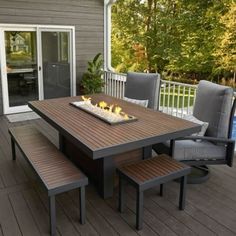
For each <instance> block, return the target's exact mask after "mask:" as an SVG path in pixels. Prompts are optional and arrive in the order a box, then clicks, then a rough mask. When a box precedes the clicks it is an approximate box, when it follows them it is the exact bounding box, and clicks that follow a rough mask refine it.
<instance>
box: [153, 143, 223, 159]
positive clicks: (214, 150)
mask: <svg viewBox="0 0 236 236" xmlns="http://www.w3.org/2000/svg"><path fill="white" fill-rule="evenodd" d="M169 148H170V142H165V143H162V144H157V145H156V146H155V150H158V152H159V153H166V152H168V151H169ZM225 153H226V147H225V146H220V145H216V144H213V143H211V142H208V141H201V142H196V141H193V140H179V141H176V142H175V148H174V152H173V156H174V158H175V159H176V160H178V161H187V160H191V161H193V160H222V159H225Z"/></svg>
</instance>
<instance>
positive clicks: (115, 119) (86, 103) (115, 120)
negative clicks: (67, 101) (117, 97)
mask: <svg viewBox="0 0 236 236" xmlns="http://www.w3.org/2000/svg"><path fill="white" fill-rule="evenodd" d="M82 99H83V101H79V102H72V103H71V105H73V106H75V107H77V108H79V109H81V110H83V111H85V112H87V113H89V114H91V115H93V116H95V117H97V118H99V119H101V120H103V121H105V122H106V123H108V124H110V125H115V124H121V123H127V122H131V121H136V120H137V118H136V117H134V116H132V115H129V114H126V113H125V112H123V111H122V108H121V107H120V106H118V105H113V104H111V105H110V104H108V103H106V102H105V101H101V102H99V103H98V104H93V103H92V101H91V98H86V97H84V96H82Z"/></svg>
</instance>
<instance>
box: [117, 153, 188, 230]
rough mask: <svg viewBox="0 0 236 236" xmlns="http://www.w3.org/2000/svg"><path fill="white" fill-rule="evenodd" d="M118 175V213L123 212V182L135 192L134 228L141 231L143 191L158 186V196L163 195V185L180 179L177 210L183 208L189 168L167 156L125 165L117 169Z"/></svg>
mask: <svg viewBox="0 0 236 236" xmlns="http://www.w3.org/2000/svg"><path fill="white" fill-rule="evenodd" d="M117 172H118V175H119V211H120V212H123V211H124V180H126V181H128V182H129V183H131V184H132V185H133V186H134V187H135V188H136V190H137V205H136V228H137V229H138V230H140V229H142V218H143V191H145V190H147V189H149V188H152V187H155V186H157V185H160V195H161V196H162V195H163V184H164V183H166V182H168V181H171V180H174V179H178V178H180V179H181V181H180V198H179V209H180V210H183V209H184V206H185V192H186V181H187V175H188V174H189V173H190V172H191V167H189V166H187V165H185V164H183V163H180V162H178V161H176V160H174V159H172V158H171V157H169V156H168V155H165V154H162V155H159V156H157V157H154V158H150V159H146V160H142V161H139V162H137V163H134V164H130V165H125V166H122V167H120V168H118V169H117Z"/></svg>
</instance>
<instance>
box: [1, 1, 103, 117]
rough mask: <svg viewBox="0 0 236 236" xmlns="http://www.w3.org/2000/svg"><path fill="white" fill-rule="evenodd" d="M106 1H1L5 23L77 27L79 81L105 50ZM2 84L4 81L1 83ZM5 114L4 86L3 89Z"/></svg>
mask: <svg viewBox="0 0 236 236" xmlns="http://www.w3.org/2000/svg"><path fill="white" fill-rule="evenodd" d="M103 2H104V1H103V0H11V1H9V0H8V1H5V0H0V23H1V24H4V23H6V24H42V25H43V24H46V25H72V26H75V44H76V72H77V75H76V78H77V84H78V82H79V80H80V79H81V76H82V74H83V72H84V71H85V70H86V67H87V61H88V60H90V59H92V58H93V57H94V56H95V55H96V54H97V53H98V52H101V53H103V37H104V36H103V32H104V14H103V10H104V9H103V6H104V3H103ZM0 86H1V83H0ZM0 114H2V88H0Z"/></svg>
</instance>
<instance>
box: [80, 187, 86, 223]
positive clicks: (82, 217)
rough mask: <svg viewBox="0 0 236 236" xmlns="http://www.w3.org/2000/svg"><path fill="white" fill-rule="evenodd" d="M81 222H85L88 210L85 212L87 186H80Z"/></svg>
mask: <svg viewBox="0 0 236 236" xmlns="http://www.w3.org/2000/svg"><path fill="white" fill-rule="evenodd" d="M79 203H80V223H81V224H82V225H83V224H85V218H86V212H85V187H84V186H83V187H80V201H79Z"/></svg>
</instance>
